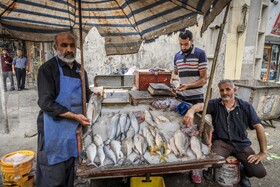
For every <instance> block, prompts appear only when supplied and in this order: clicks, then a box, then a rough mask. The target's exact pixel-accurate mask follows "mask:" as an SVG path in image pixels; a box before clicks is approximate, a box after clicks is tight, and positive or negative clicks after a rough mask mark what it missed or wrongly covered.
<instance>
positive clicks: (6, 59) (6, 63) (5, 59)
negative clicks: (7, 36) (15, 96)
mask: <svg viewBox="0 0 280 187" xmlns="http://www.w3.org/2000/svg"><path fill="white" fill-rule="evenodd" d="M12 63H13V58H12V57H10V56H9V55H8V49H6V48H3V50H2V55H1V65H2V73H3V82H4V89H5V92H6V91H7V90H8V89H7V78H8V77H9V79H10V82H11V88H10V91H13V90H15V85H14V78H13V71H12V70H13V69H12Z"/></svg>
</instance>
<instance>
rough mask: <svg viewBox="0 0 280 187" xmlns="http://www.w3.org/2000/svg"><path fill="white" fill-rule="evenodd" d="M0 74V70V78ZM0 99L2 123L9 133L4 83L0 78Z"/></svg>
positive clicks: (0, 73)
mask: <svg viewBox="0 0 280 187" xmlns="http://www.w3.org/2000/svg"><path fill="white" fill-rule="evenodd" d="M0 68H1V64H0ZM1 69H2V68H1ZM2 76H3V75H2V71H1V70H0V77H1V78H2ZM0 100H1V107H2V111H3V120H4V123H3V124H4V129H5V133H6V134H9V133H10V129H9V123H8V113H7V102H6V98H5V92H4V83H3V81H2V80H1V81H0Z"/></svg>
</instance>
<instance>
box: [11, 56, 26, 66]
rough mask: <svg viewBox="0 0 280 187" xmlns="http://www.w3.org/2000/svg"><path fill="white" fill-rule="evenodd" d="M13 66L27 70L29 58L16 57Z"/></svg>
mask: <svg viewBox="0 0 280 187" xmlns="http://www.w3.org/2000/svg"><path fill="white" fill-rule="evenodd" d="M13 64H14V65H15V67H16V68H21V69H22V68H26V66H27V58H25V57H21V58H19V57H16V58H14V60H13Z"/></svg>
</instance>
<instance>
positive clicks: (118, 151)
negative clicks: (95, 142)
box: [110, 140, 123, 162]
mask: <svg viewBox="0 0 280 187" xmlns="http://www.w3.org/2000/svg"><path fill="white" fill-rule="evenodd" d="M110 147H111V149H112V150H113V151H114V153H115V155H116V158H117V162H118V161H119V160H120V159H121V158H122V157H123V153H122V151H121V148H122V146H121V142H119V141H117V140H112V141H111V142H110Z"/></svg>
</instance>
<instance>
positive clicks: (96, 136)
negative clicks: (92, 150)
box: [93, 134, 103, 147]
mask: <svg viewBox="0 0 280 187" xmlns="http://www.w3.org/2000/svg"><path fill="white" fill-rule="evenodd" d="M93 143H94V144H95V145H96V146H97V147H99V146H103V141H102V138H101V136H100V135H99V134H94V135H93Z"/></svg>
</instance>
